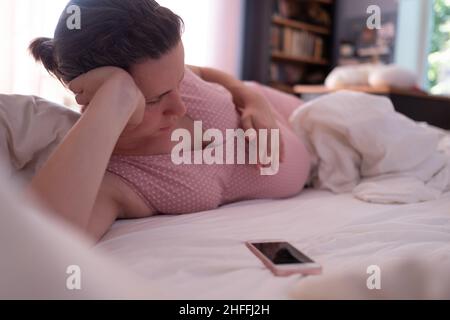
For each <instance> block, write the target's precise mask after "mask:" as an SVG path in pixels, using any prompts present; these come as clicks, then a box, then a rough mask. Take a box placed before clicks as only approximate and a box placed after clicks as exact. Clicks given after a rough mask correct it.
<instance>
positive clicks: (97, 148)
mask: <svg viewBox="0 0 450 320" xmlns="http://www.w3.org/2000/svg"><path fill="white" fill-rule="evenodd" d="M119 70H120V69H119ZM90 87H92V86H90ZM84 91H85V90H84ZM143 101H144V98H143V97H142V93H140V91H139V89H138V88H137V87H136V86H135V84H134V81H133V79H132V78H131V76H129V75H128V74H127V73H126V72H125V71H117V70H114V72H112V74H109V75H108V77H107V80H106V81H104V82H103V84H102V85H100V86H99V88H98V90H97V91H96V92H95V94H94V95H93V97H92V100H91V101H89V107H88V108H87V109H86V111H85V112H84V113H83V115H82V116H81V118H80V119H79V121H78V122H77V123H76V124H75V126H74V127H73V128H72V129H71V130H70V131H69V133H68V134H67V136H66V137H65V138H64V140H63V142H62V143H61V144H60V145H59V146H58V147H57V149H56V150H55V151H54V152H53V154H52V155H51V156H50V158H49V159H48V161H47V162H46V163H45V164H44V166H43V167H42V169H41V170H40V171H39V172H38V173H37V175H36V176H35V177H34V178H33V180H32V182H31V185H30V186H29V191H31V193H32V194H33V195H37V196H38V199H39V200H40V201H41V203H43V204H44V205H45V206H47V207H48V208H49V209H51V210H52V211H54V212H56V213H58V214H59V215H61V216H62V217H63V218H65V219H66V220H68V221H69V222H71V223H73V224H75V225H77V226H79V227H81V228H82V229H83V230H86V229H87V228H88V226H89V222H90V220H91V213H92V210H93V208H94V205H95V202H96V198H97V195H98V193H99V189H100V186H101V184H102V181H103V178H104V176H105V171H106V168H107V164H108V162H109V159H110V157H111V154H112V152H113V150H114V147H115V145H116V143H117V140H118V138H119V136H120V134H121V133H122V131H123V130H124V128H125V127H126V125H127V123H128V122H129V120H130V118H131V117H133V115H135V114H136V112H137V109H138V108H143V107H142V106H141V105H140V104H141V103H142V104H143Z"/></svg>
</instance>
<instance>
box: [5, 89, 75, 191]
mask: <svg viewBox="0 0 450 320" xmlns="http://www.w3.org/2000/svg"><path fill="white" fill-rule="evenodd" d="M79 117H80V114H79V113H77V112H74V111H72V110H70V109H68V108H65V107H63V106H60V105H58V104H56V103H53V102H50V101H48V100H45V99H42V98H39V97H34V96H22V95H3V94H0V161H1V162H2V164H3V165H4V166H5V169H6V171H7V175H8V176H9V177H13V178H15V179H16V180H18V182H19V183H25V182H26V181H29V180H30V179H31V177H32V176H33V175H34V174H35V172H36V171H37V170H38V169H39V168H40V167H41V166H42V165H43V164H44V162H45V161H46V160H47V159H48V157H49V156H50V154H51V152H52V151H53V150H54V149H55V147H56V146H57V145H58V144H59V143H60V142H61V141H62V139H63V138H64V136H65V135H66V134H67V132H68V131H69V130H70V128H71V127H72V126H73V125H74V124H75V122H76V121H77V120H78V119H79Z"/></svg>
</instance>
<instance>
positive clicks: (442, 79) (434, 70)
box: [428, 0, 450, 95]
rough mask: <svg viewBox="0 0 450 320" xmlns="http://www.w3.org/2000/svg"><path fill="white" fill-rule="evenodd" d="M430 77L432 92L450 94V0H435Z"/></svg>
mask: <svg viewBox="0 0 450 320" xmlns="http://www.w3.org/2000/svg"><path fill="white" fill-rule="evenodd" d="M428 60H429V64H430V69H429V72H428V79H429V82H430V87H431V92H432V93H434V94H446V95H450V0H435V3H434V28H433V34H432V43H431V54H430V55H429V58H428Z"/></svg>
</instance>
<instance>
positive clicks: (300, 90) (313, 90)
mask: <svg viewBox="0 0 450 320" xmlns="http://www.w3.org/2000/svg"><path fill="white" fill-rule="evenodd" d="M293 90H294V92H295V93H296V94H319V95H320V94H327V93H332V92H336V91H339V90H350V91H357V92H365V93H370V94H400V95H412V96H417V97H426V96H428V95H427V93H426V92H424V91H420V90H417V89H411V90H405V89H398V88H395V87H388V86H378V87H371V86H347V87H345V86H343V87H339V88H333V89H332V88H328V87H326V86H324V85H318V86H316V85H296V86H294V87H293ZM432 97H433V98H434V99H442V98H443V97H439V96H432ZM446 100H447V101H449V99H448V98H446Z"/></svg>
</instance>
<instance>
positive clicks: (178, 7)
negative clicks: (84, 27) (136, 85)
mask: <svg viewBox="0 0 450 320" xmlns="http://www.w3.org/2000/svg"><path fill="white" fill-rule="evenodd" d="M67 3H68V0H0V33H1V38H2V48H1V50H0V70H2V72H1V73H0V93H4V94H25V95H39V96H42V97H44V98H46V99H49V100H53V101H56V102H59V103H64V104H66V105H73V104H74V99H73V96H72V94H71V93H70V92H68V91H67V90H66V89H64V87H63V86H62V85H61V84H60V83H59V82H58V81H57V80H56V79H55V78H53V77H51V76H50V75H49V74H48V73H47V72H46V71H45V69H44V68H43V67H42V66H41V65H40V64H37V63H35V61H34V60H33V59H32V57H31V55H30V54H29V53H28V50H27V48H28V45H29V44H30V42H31V41H32V40H33V39H34V38H36V37H50V38H52V37H53V33H54V29H55V27H56V24H57V22H58V19H59V16H60V14H61V12H62V11H63V9H64V7H65V6H66V4H67ZM158 3H160V4H161V5H163V6H166V7H168V8H170V9H171V10H173V11H174V12H175V13H177V14H178V15H180V16H181V17H182V18H183V20H184V22H185V33H184V34H183V40H184V45H185V49H186V63H188V64H193V65H200V66H212V67H217V68H220V69H223V70H225V71H229V72H230V73H233V74H235V75H236V73H237V72H235V71H236V70H238V67H237V64H238V62H239V61H238V60H239V58H238V56H239V52H238V50H239V48H238V46H239V41H240V39H239V35H240V34H241V30H240V19H241V17H240V14H241V3H242V2H241V0H195V1H186V0H159V1H158ZM225 26H226V27H225ZM225 29H226V30H225Z"/></svg>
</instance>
